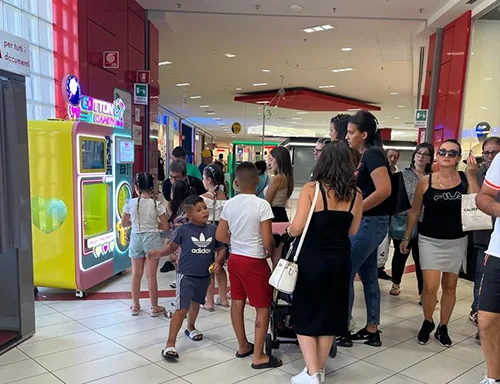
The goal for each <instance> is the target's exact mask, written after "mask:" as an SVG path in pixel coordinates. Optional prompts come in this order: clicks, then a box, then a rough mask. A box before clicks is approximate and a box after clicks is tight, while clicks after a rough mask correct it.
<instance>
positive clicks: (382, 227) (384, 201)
mask: <svg viewBox="0 0 500 384" xmlns="http://www.w3.org/2000/svg"><path fill="white" fill-rule="evenodd" d="M347 142H348V143H349V146H350V147H351V148H352V149H355V150H356V151H357V152H358V153H359V154H360V155H361V161H360V162H359V165H357V171H356V186H357V187H358V188H359V189H360V190H361V193H362V195H363V218H362V220H361V226H360V228H359V231H358V232H357V234H356V235H355V236H353V237H352V238H351V259H352V272H351V276H350V278H351V280H350V281H351V286H350V292H349V307H350V311H349V313H350V314H352V307H353V304H354V278H355V276H356V274H359V276H360V277H361V281H362V283H363V289H364V294H365V302H366V311H367V313H366V315H367V321H366V327H364V328H363V329H361V330H360V331H359V332H357V333H356V334H355V335H352V336H351V335H349V334H348V335H345V336H344V337H341V338H339V339H338V343H339V345H341V346H345V347H350V346H352V341H353V340H354V341H364V342H365V344H366V345H369V346H372V347H380V346H382V341H381V340H380V331H379V330H378V326H379V324H380V287H379V285H378V268H377V253H378V252H377V250H378V246H379V245H380V243H382V241H383V240H384V238H385V237H386V235H387V232H388V231H389V210H390V204H389V203H390V202H389V200H388V198H389V197H390V195H391V179H390V176H389V175H390V172H391V170H390V168H389V163H388V161H387V156H386V154H385V151H384V149H383V148H382V140H381V138H380V131H379V130H378V128H377V119H376V118H375V116H373V115H372V114H371V113H370V112H368V111H359V112H358V113H356V114H355V115H354V116H352V117H351V118H350V119H349V125H348V129H347Z"/></svg>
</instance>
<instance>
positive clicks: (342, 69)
mask: <svg viewBox="0 0 500 384" xmlns="http://www.w3.org/2000/svg"><path fill="white" fill-rule="evenodd" d="M350 71H353V69H352V68H351V67H347V68H337V69H332V72H333V73H339V72H350Z"/></svg>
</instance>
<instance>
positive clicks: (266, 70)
mask: <svg viewBox="0 0 500 384" xmlns="http://www.w3.org/2000/svg"><path fill="white" fill-rule="evenodd" d="M262 72H264V73H269V72H271V70H270V69H263V70H262Z"/></svg>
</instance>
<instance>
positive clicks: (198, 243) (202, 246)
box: [191, 233, 213, 254]
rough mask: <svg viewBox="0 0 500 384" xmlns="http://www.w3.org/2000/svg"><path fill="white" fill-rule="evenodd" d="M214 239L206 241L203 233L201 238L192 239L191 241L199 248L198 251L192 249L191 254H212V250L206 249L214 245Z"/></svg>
mask: <svg viewBox="0 0 500 384" xmlns="http://www.w3.org/2000/svg"><path fill="white" fill-rule="evenodd" d="M212 240H213V239H212V238H211V237H209V238H208V239H205V235H204V234H203V233H201V234H200V238H199V239H197V238H196V237H191V241H192V242H193V243H194V244H195V245H196V246H197V247H198V249H192V250H191V253H205V254H208V253H212V250H211V249H206V248H207V247H208V246H209V245H210V244H212Z"/></svg>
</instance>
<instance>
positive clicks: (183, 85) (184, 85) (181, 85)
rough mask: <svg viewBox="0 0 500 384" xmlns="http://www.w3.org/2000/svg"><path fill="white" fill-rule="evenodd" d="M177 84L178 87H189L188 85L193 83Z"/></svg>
mask: <svg viewBox="0 0 500 384" xmlns="http://www.w3.org/2000/svg"><path fill="white" fill-rule="evenodd" d="M175 85H176V86H178V87H187V86H188V85H191V84H189V83H179V84H175Z"/></svg>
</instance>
